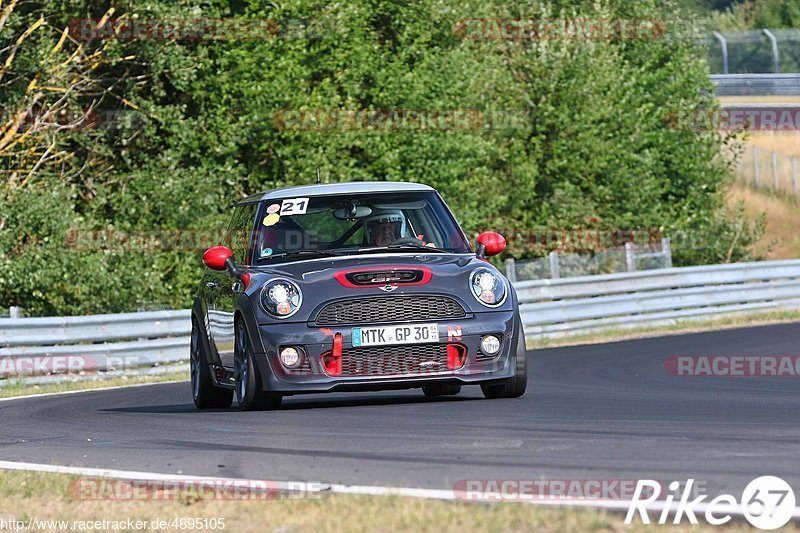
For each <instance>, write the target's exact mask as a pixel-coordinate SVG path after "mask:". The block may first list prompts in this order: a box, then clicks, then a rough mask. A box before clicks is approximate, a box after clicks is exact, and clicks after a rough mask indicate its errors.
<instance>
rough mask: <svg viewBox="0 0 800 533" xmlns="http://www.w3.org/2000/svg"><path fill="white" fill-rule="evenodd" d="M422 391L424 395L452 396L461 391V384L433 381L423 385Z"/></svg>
mask: <svg viewBox="0 0 800 533" xmlns="http://www.w3.org/2000/svg"><path fill="white" fill-rule="evenodd" d="M422 392H423V394H425V396H454V395H456V394H458V393H459V392H461V385H458V384H448V383H445V384H442V383H435V384H432V385H425V386H423V387H422Z"/></svg>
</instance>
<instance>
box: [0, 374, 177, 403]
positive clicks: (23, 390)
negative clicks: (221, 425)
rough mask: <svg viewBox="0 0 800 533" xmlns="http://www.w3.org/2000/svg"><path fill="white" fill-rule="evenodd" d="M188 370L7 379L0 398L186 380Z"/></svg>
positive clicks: (0, 391)
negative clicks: (38, 382) (55, 379)
mask: <svg viewBox="0 0 800 533" xmlns="http://www.w3.org/2000/svg"><path fill="white" fill-rule="evenodd" d="M188 380H189V374H188V372H168V373H164V374H155V375H145V376H133V377H125V376H122V377H115V378H107V379H102V378H98V379H91V380H86V379H82V380H76V381H62V382H53V383H47V384H42V385H30V384H27V383H25V382H21V381H14V380H9V382H8V383H7V384H5V385H4V386H2V387H0V398H11V397H16V396H31V395H34V394H48V393H53V392H69V391H81V390H90V389H92V390H94V389H107V388H111V387H125V386H132V385H142V384H146V383H163V382H170V381H188Z"/></svg>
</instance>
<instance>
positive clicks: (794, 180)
mask: <svg viewBox="0 0 800 533" xmlns="http://www.w3.org/2000/svg"><path fill="white" fill-rule="evenodd" d="M792 186H793V187H794V195H795V196H797V157H795V156H792Z"/></svg>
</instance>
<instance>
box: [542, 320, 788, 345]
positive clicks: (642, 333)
mask: <svg viewBox="0 0 800 533" xmlns="http://www.w3.org/2000/svg"><path fill="white" fill-rule="evenodd" d="M798 321H800V311H769V312H764V313H752V314H744V315H732V316H727V317H725V316H723V317H716V318H710V319H707V320H697V321H682V322H678V323H676V324H672V325H665V326H643V327H637V328H625V329H622V328H620V329H606V330H603V331H599V332H592V333H582V334H576V335H569V336H567V337H562V338H552V339H533V340H531V339H530V338H529V339H528V342H527V347H528V349H530V350H535V349H537V348H557V347H559V346H575V345H583V344H598V343H602V342H614V341H622V340H629V339H641V338H647V337H657V336H661V335H674V334H678V333H694V332H699V331H716V330H723V329H731V328H741V327H745V326H764V325H768V324H782V323H789V322H798Z"/></svg>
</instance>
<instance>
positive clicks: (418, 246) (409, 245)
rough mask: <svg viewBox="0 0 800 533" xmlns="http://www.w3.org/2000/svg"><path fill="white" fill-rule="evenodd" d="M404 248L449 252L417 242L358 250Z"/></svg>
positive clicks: (360, 250) (370, 250) (360, 249)
mask: <svg viewBox="0 0 800 533" xmlns="http://www.w3.org/2000/svg"><path fill="white" fill-rule="evenodd" d="M403 248H405V249H413V250H425V251H426V252H438V253H443V254H449V253H450V250H445V249H444V248H437V247H435V246H425V245H424V244H417V243H411V242H408V243H403V244H390V245H388V246H371V247H369V248H359V249H358V251H359V252H373V251H380V250H402V249H403Z"/></svg>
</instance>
